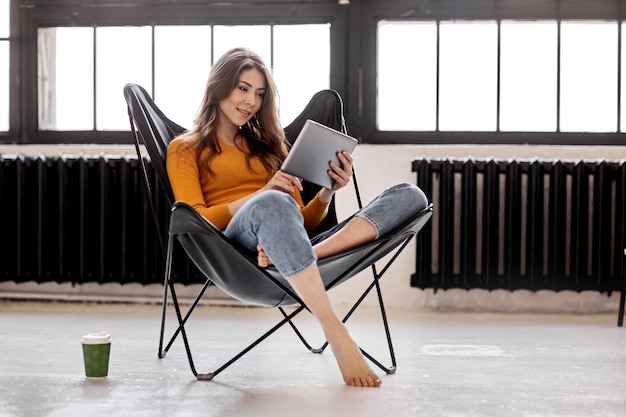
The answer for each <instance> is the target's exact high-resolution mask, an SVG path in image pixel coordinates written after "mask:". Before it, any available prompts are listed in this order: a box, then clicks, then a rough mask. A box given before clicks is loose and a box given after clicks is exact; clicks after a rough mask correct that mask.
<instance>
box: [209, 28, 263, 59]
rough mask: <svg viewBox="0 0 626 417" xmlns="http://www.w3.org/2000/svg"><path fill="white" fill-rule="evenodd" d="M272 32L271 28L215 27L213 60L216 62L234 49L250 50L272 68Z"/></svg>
mask: <svg viewBox="0 0 626 417" xmlns="http://www.w3.org/2000/svg"><path fill="white" fill-rule="evenodd" d="M271 43H272V32H271V28H270V26H215V27H214V28H213V59H214V61H216V60H217V59H218V58H219V57H221V56H222V55H223V54H224V53H225V52H226V51H228V50H230V49H232V48H240V47H241V48H248V49H250V50H251V51H253V52H255V53H257V54H258V55H260V56H261V58H262V59H263V61H264V62H265V64H266V65H267V66H268V67H271V66H272V45H271Z"/></svg>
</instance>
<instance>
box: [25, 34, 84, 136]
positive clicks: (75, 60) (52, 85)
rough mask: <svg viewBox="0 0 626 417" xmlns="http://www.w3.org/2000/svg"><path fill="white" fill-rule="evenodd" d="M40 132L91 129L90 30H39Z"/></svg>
mask: <svg viewBox="0 0 626 417" xmlns="http://www.w3.org/2000/svg"><path fill="white" fill-rule="evenodd" d="M37 42H38V78H39V89H38V91H39V129H40V130H92V129H93V28H88V27H72V28H45V29H39V31H38V41H37Z"/></svg>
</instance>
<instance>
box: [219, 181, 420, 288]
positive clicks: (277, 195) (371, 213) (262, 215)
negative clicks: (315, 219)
mask: <svg viewBox="0 0 626 417" xmlns="http://www.w3.org/2000/svg"><path fill="white" fill-rule="evenodd" d="M427 205H428V199H427V198H426V196H425V195H424V193H423V192H422V190H420V189H419V188H418V187H416V186H415V185H413V184H409V183H401V184H398V185H395V186H393V187H391V188H388V189H387V190H385V191H383V192H382V193H381V194H380V195H379V196H378V197H376V198H375V199H374V200H372V201H371V202H370V203H368V204H367V205H366V206H365V207H363V208H362V209H360V210H359V211H357V212H356V213H354V214H353V215H352V216H350V217H349V218H347V219H346V220H344V221H342V222H341V223H339V224H338V225H337V226H335V227H333V228H331V229H329V230H328V231H326V232H324V233H321V234H320V235H317V236H315V237H313V239H311V240H309V237H308V235H307V232H306V230H305V229H304V224H303V219H302V215H301V214H300V208H299V207H298V204H297V203H296V201H295V200H294V199H293V198H292V197H291V196H290V195H288V194H285V193H283V192H281V191H274V190H272V191H265V192H263V193H260V194H259V195H257V196H255V197H254V198H252V199H250V200H249V201H248V202H246V204H244V205H243V206H242V207H241V208H240V209H239V211H237V213H236V214H235V216H233V218H232V220H231V221H230V223H229V224H228V226H227V227H226V230H225V231H224V233H225V235H226V236H228V237H229V238H230V239H232V240H233V242H234V243H235V244H236V245H238V246H240V247H241V248H243V249H244V250H245V251H247V252H249V253H250V255H251V256H254V257H256V252H257V249H256V247H257V243H259V244H261V246H262V247H263V249H264V251H265V253H266V254H267V256H268V257H269V258H270V259H271V260H272V262H273V264H274V266H275V267H276V268H277V269H278V271H279V272H280V273H281V274H282V275H283V276H284V277H285V278H291V277H293V276H295V275H298V274H299V273H300V272H302V271H304V270H305V269H306V268H308V267H309V266H311V265H312V264H313V263H314V262H316V261H317V258H316V256H315V253H314V251H313V245H314V244H316V243H318V242H321V241H322V240H324V239H326V238H328V237H329V236H331V235H333V234H334V233H337V231H338V230H340V229H341V228H342V227H344V226H345V225H346V224H347V223H348V221H350V219H352V218H353V217H354V216H359V217H362V218H363V219H365V220H367V221H369V222H370V223H371V224H372V225H373V226H374V228H375V229H376V232H377V237H378V236H382V235H384V234H385V233H388V232H389V231H391V230H393V229H394V228H395V227H397V226H399V225H400V224H402V223H403V222H405V221H406V220H408V219H409V217H411V216H413V215H414V214H416V213H418V212H420V211H422V210H423V209H424V208H426V206H427Z"/></svg>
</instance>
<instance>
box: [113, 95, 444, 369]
mask: <svg viewBox="0 0 626 417" xmlns="http://www.w3.org/2000/svg"><path fill="white" fill-rule="evenodd" d="M124 95H125V97H126V101H127V104H128V112H129V118H130V124H131V130H132V134H133V139H134V143H135V147H136V151H137V155H138V159H139V163H140V165H141V170H142V175H143V180H144V185H145V187H146V191H147V193H148V198H149V199H150V201H151V202H150V204H151V206H150V207H151V211H152V215H153V217H154V221H155V224H156V225H157V234H158V238H159V240H160V242H161V243H160V245H161V248H162V249H163V250H164V253H165V256H166V270H165V277H164V293H163V310H162V317H161V331H160V338H159V348H158V356H159V358H163V357H165V355H166V354H167V352H168V351H169V349H170V347H171V346H172V344H173V343H174V341H175V340H176V339H177V337H178V336H179V335H180V336H181V337H182V339H183V343H184V346H185V350H186V353H187V358H188V361H189V366H190V368H191V371H192V373H193V374H194V375H195V376H196V378H198V379H199V380H211V379H213V378H214V377H215V376H216V375H218V374H219V373H221V372H222V371H223V370H225V369H226V368H228V367H229V366H230V365H232V364H233V363H234V362H236V361H237V360H238V359H239V358H241V357H242V356H243V355H245V354H246V353H248V352H249V351H250V350H252V349H253V348H254V347H255V346H257V345H258V344H259V343H261V342H262V341H263V340H265V339H266V338H267V337H269V336H270V335H271V334H273V333H274V332H275V331H277V330H278V329H280V328H281V327H283V326H284V325H285V324H287V323H288V324H289V325H290V327H291V328H292V329H293V331H294V332H295V333H296V335H297V336H298V338H299V339H300V340H301V342H302V343H303V344H304V346H305V347H306V348H307V349H308V350H310V351H311V352H313V353H322V352H323V351H324V350H325V348H326V347H327V345H328V342H324V343H323V345H322V346H321V347H319V348H314V347H312V346H311V344H310V343H309V342H308V341H307V340H306V338H305V337H304V336H303V335H302V333H301V332H300V330H299V329H298V328H297V326H296V325H295V323H294V322H293V321H292V320H293V319H294V317H296V316H297V315H298V314H299V313H301V312H302V311H303V310H305V309H307V307H306V306H305V305H304V303H303V302H302V301H301V300H300V299H299V298H298V296H297V295H296V294H295V292H294V291H292V290H291V288H290V286H289V283H288V282H287V281H286V280H285V279H284V278H282V277H281V276H280V274H279V273H278V271H277V270H276V269H275V268H273V267H269V268H262V267H259V266H258V264H257V263H256V259H252V258H251V257H249V256H248V255H247V254H245V253H243V252H241V251H240V250H239V249H238V248H237V247H235V246H234V245H232V244H231V243H230V242H229V241H228V239H227V238H226V237H225V236H224V235H223V233H221V231H219V230H218V229H216V228H215V227H214V226H213V225H212V224H211V223H210V222H208V221H207V220H206V219H204V218H203V217H202V216H201V215H200V214H199V213H197V211H196V210H194V209H193V208H192V207H190V206H188V205H187V204H185V203H182V202H174V201H172V200H173V194H172V192H171V188H170V186H169V182H168V180H167V173H166V170H165V154H166V148H167V146H166V145H167V143H169V140H171V139H172V138H173V137H174V136H176V135H177V134H179V133H181V132H183V131H184V129H183V128H182V127H181V126H179V125H177V124H176V123H174V122H172V121H171V120H169V119H168V118H167V117H166V116H165V115H163V113H162V112H161V111H160V110H159V109H158V107H157V106H156V105H155V104H154V103H153V102H152V99H151V98H150V96H149V95H148V94H147V92H146V91H145V90H144V89H143V88H141V87H140V86H138V85H135V84H128V85H127V86H126V87H125V88H124ZM320 100H322V101H323V100H330V101H329V103H331V106H330V107H331V108H332V106H333V104H332V103H333V102H334V103H335V104H334V106H335V107H336V108H335V109H334V111H331V112H330V113H331V114H328V113H329V111H328V110H327V109H326V107H324V106H322V107H323V108H324V112H323V113H325V114H311V109H310V108H311V106H313V105H314V103H316V102H319V101H320ZM342 106H343V104H342V101H341V97H340V96H339V94H337V93H336V92H335V91H333V90H324V91H321V92H319V93H317V94H316V95H315V96H314V97H313V98H312V99H311V102H310V103H309V106H307V108H306V109H305V110H304V111H303V112H302V113H301V116H300V117H298V118H297V119H296V121H294V122H293V123H292V124H291V125H290V126H288V127H287V128H285V131H286V134H287V136H288V138H292V139H295V136H296V135H297V132H299V129H300V128H301V126H300V125H302V124H303V123H304V120H305V119H306V118H307V117H308V116H309V115H311V116H312V117H310V118H313V119H316V118H317V119H318V120H316V121H318V122H321V123H325V121H326V123H325V124H329V123H328V122H327V121H328V120H330V121H331V123H330V124H331V126H330V127H334V128H339V129H341V130H342V131H344V132H345V131H346V129H345V124H344V122H343V107H342ZM322 119H326V120H322ZM332 124H335V126H332ZM337 124H339V125H338V126H337ZM339 129H338V130H339ZM146 136H148V137H149V138H148V140H146V139H147V138H146ZM152 137H155V138H162V139H164V141H161V142H159V140H158V139H157V140H152ZM165 142H167V143H165ZM142 145H143V146H145V147H146V149H147V151H148V154H149V156H150V159H151V161H152V165H153V167H154V168H155V170H156V172H157V174H158V175H157V176H158V178H159V180H160V182H161V185H162V186H163V187H164V190H165V193H166V195H167V196H168V200H170V201H169V202H170V203H171V205H172V211H171V214H170V224H169V238H168V241H167V245H165V244H164V241H163V238H162V234H161V231H160V230H159V224H158V216H157V214H156V213H157V212H156V208H155V204H156V203H155V201H154V198H155V193H154V191H153V190H152V188H151V186H150V181H149V177H148V167H147V162H146V161H144V158H143V157H142V153H141V146H142ZM353 183H354V187H355V191H356V196H357V203H358V206H359V207H361V198H360V194H359V191H358V184H357V181H356V176H353ZM307 188H309V189H310V187H307V185H305V189H307ZM311 193H312V195H315V194H316V193H317V191H316V190H315V189H313V190H312V191H311ZM311 197H312V196H311ZM303 198H304V199H305V201H306V197H305V195H303ZM431 215H432V205H431V206H429V207H427V208H426V209H424V210H423V211H422V212H421V213H419V214H418V215H417V216H415V217H413V218H411V219H410V220H409V221H407V222H406V223H405V224H403V225H401V226H399V227H398V228H397V229H396V230H395V231H394V232H392V233H389V234H388V235H386V236H383V237H381V238H379V239H377V240H376V241H373V242H370V243H368V244H365V245H363V246H360V247H358V248H355V249H353V250H350V251H347V252H345V253H341V254H338V255H334V256H330V257H328V258H323V259H320V260H319V261H318V266H319V268H320V273H321V275H322V277H323V281H324V285H325V287H326V289H327V290H330V289H331V288H334V287H336V286H337V285H339V284H340V283H342V282H344V281H345V280H347V279H349V278H351V277H353V276H354V275H356V274H357V273H359V272H361V271H363V270H364V269H367V268H368V267H369V268H371V270H372V274H373V279H372V281H371V282H370V283H369V285H368V286H367V288H366V289H365V291H364V292H363V293H362V294H361V295H360V296H359V297H358V299H357V301H356V302H355V304H354V305H353V306H352V307H351V308H350V310H349V311H348V313H347V314H346V315H345V316H344V318H343V322H344V323H345V322H346V321H347V320H348V319H349V318H350V317H351V316H352V315H353V314H354V312H355V311H356V310H357V308H358V307H359V306H360V305H361V303H362V302H363V301H364V300H365V298H366V297H367V296H368V295H369V294H370V293H371V291H372V290H373V289H375V290H376V295H377V298H378V304H379V307H380V312H381V318H382V322H383V327H384V331H385V336H386V341H387V347H388V349H389V356H390V361H391V365H389V366H385V365H383V364H382V363H381V362H379V361H378V360H377V359H375V358H374V357H373V356H372V355H370V354H369V353H367V352H366V351H364V350H363V349H361V351H362V352H363V354H364V356H365V357H367V358H368V359H369V360H370V361H371V362H372V363H373V364H375V365H376V366H377V367H379V368H380V369H381V370H383V371H384V372H385V373H388V374H391V373H394V372H395V370H396V358H395V353H394V349H393V343H392V339H391V333H390V330H389V324H388V320H387V315H386V311H385V306H384V301H383V296H382V291H381V287H380V283H379V281H380V279H381V278H382V276H383V275H384V274H385V272H386V271H387V270H388V269H389V267H390V266H391V265H392V264H393V262H394V261H395V260H396V259H397V257H398V256H399V255H400V253H401V252H402V250H403V249H404V248H405V247H406V246H407V245H408V243H409V242H410V240H411V239H412V238H413V237H414V236H416V235H417V233H419V231H420V230H421V229H422V227H423V226H424V225H425V224H426V223H427V221H428V220H429V219H430V217H431ZM329 219H330V222H331V224H334V223H336V215H335V212H334V201H333V204H331V209H330V212H329ZM328 226H329V225H324V227H328ZM175 240H178V242H179V243H180V244H181V245H182V246H183V248H184V249H185V252H186V253H187V255H188V256H189V257H190V258H191V259H192V260H193V261H194V263H195V264H196V266H197V267H198V268H199V269H200V270H201V271H202V272H203V274H204V275H205V276H206V277H207V279H206V281H205V283H204V284H203V286H202V288H201V290H200V291H199V293H198V295H197V296H196V298H195V299H194V300H193V302H192V303H191V305H190V307H189V309H188V310H187V312H186V313H185V314H184V316H183V313H182V311H181V308H180V305H179V302H178V297H177V295H176V291H175V286H174V282H173V279H172V277H171V273H172V259H173V248H174V241H175ZM208 249H210V250H208ZM387 255H390V257H389V258H387V259H386V261H385V263H384V266H383V267H382V268H381V269H380V271H378V269H377V267H376V262H378V261H380V260H381V258H383V257H385V256H387ZM242 276H253V279H252V280H250V281H246V282H247V283H251V282H254V283H255V284H254V285H260V286H262V288H251V289H249V288H245V287H247V285H246V286H244V288H243V289H242V288H238V289H235V290H233V288H232V287H231V288H227V287H228V286H229V281H230V280H231V278H233V277H242ZM211 284H215V285H217V286H218V288H220V289H222V290H225V288H226V290H225V292H226V293H228V294H231V295H233V297H234V298H237V299H239V300H241V301H244V302H246V303H252V304H257V305H262V306H266V307H276V308H278V310H279V311H280V313H281V314H282V317H283V318H282V320H280V321H279V322H278V323H277V324H276V325H275V326H273V327H272V328H271V329H269V330H268V331H266V332H265V333H264V334H263V335H261V336H260V337H258V338H257V339H256V340H254V341H253V342H252V343H250V344H249V345H248V346H247V347H245V348H244V349H243V350H241V351H240V352H239V353H237V354H236V355H235V356H233V357H232V358H231V359H230V360H228V361H226V362H225V363H224V364H223V365H221V366H219V367H218V368H217V369H215V370H214V371H212V372H209V373H199V372H197V370H196V367H195V364H194V360H193V357H192V352H191V347H190V343H189V340H188V336H187V331H186V329H185V325H186V323H187V321H188V319H189V318H190V316H191V314H192V313H193V311H194V310H195V308H196V307H197V305H198V303H199V302H200V300H201V299H202V297H203V296H204V294H205V292H206V290H207V288H208V287H209V286H210V285H211ZM233 291H234V292H235V293H233ZM238 291H241V292H238ZM265 293H267V296H264V294H265ZM258 294H261V296H258ZM170 296H171V298H172V304H173V306H174V310H175V313H176V317H177V321H178V328H177V329H176V331H174V332H173V334H172V336H171V337H170V339H169V341H168V343H167V344H166V345H165V347H164V336H165V322H166V315H167V307H168V301H169V297H170ZM286 306H295V309H294V310H293V311H292V312H290V313H288V312H287V311H286V310H285V309H284V307H286Z"/></svg>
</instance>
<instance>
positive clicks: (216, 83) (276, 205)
mask: <svg viewBox="0 0 626 417" xmlns="http://www.w3.org/2000/svg"><path fill="white" fill-rule="evenodd" d="M276 96H277V90H276V86H275V84H274V81H273V79H272V75H271V72H270V71H269V70H268V68H267V67H266V66H265V64H264V63H263V62H262V60H261V59H260V58H259V56H258V55H256V54H254V53H253V52H250V51H249V50H247V49H242V48H236V49H233V50H230V51H228V52H227V53H226V54H224V55H223V56H222V57H221V58H220V59H219V60H218V61H217V62H216V63H215V65H214V66H213V68H212V69H211V73H210V75H209V80H208V82H207V86H206V90H205V93H204V98H203V100H202V104H201V107H200V110H199V113H198V116H197V118H196V120H195V123H194V126H193V128H192V129H190V130H189V131H188V132H186V133H185V134H183V135H181V136H179V137H178V138H176V139H174V140H173V141H172V143H171V144H170V146H169V148H168V153H167V171H168V175H169V178H170V182H171V185H172V189H173V191H174V197H175V198H176V200H179V201H184V202H186V203H188V204H190V205H191V206H193V207H194V208H195V209H196V210H198V212H199V213H200V214H201V215H203V216H204V217H205V218H206V219H208V220H209V221H210V222H211V223H213V224H214V225H215V226H216V227H218V228H220V229H222V230H224V233H225V234H226V235H227V236H228V237H229V238H231V239H232V240H233V241H234V242H235V244H237V245H240V246H241V247H242V248H244V249H245V250H248V251H250V252H251V253H254V252H256V253H257V258H258V262H259V264H260V265H262V266H267V265H268V264H269V263H270V262H271V263H272V264H274V265H275V266H276V268H277V269H278V271H279V272H280V273H281V274H282V275H283V276H284V277H285V278H286V279H288V280H289V283H290V284H291V286H292V288H293V289H294V290H295V291H296V293H297V294H298V296H299V297H300V298H301V299H302V300H303V301H304V303H305V304H306V305H307V307H308V308H309V309H310V310H311V312H312V313H313V315H314V316H315V317H316V318H317V320H318V321H319V323H320V325H321V327H322V329H323V331H324V334H325V336H326V339H327V341H328V342H329V344H330V346H331V349H332V351H333V353H334V355H335V357H336V360H337V363H338V365H339V369H340V371H341V373H342V375H343V379H344V381H345V383H346V384H348V385H353V386H363V387H377V386H379V385H380V384H381V381H380V379H379V378H378V376H377V375H376V374H375V373H374V372H373V371H372V370H371V368H370V367H369V365H368V364H367V362H366V361H365V358H364V357H363V355H362V354H361V352H360V349H359V348H358V346H357V344H356V343H355V342H354V340H353V339H352V338H351V337H350V335H349V333H348V331H347V329H346V327H345V325H344V324H343V323H342V322H341V320H339V318H338V317H337V315H336V314H335V312H334V311H333V308H332V306H331V303H330V301H329V298H328V296H327V294H326V291H325V289H324V285H323V283H322V279H321V276H320V273H319V270H318V268H317V263H316V261H317V259H318V258H323V257H325V256H328V255H331V254H334V253H338V252H340V251H344V250H346V249H348V248H351V247H355V246H357V245H360V244H362V243H365V242H368V241H371V240H373V239H376V238H377V236H378V235H379V234H381V233H385V231H387V230H390V229H391V228H393V227H394V226H396V225H397V224H398V223H399V222H401V221H402V220H404V219H403V217H406V216H407V214H411V213H414V212H415V211H419V210H422V209H423V208H424V207H425V206H426V204H427V200H426V198H425V196H424V194H423V193H422V192H421V190H419V189H418V188H417V187H415V186H413V185H410V184H401V185H399V186H396V187H393V188H392V189H390V190H387V191H386V192H385V193H383V194H381V196H379V197H378V198H377V199H376V200H374V202H372V203H370V204H369V205H368V206H367V207H366V208H364V209H363V210H361V211H360V212H359V213H356V214H355V215H354V216H352V217H351V218H350V219H348V220H346V221H344V222H343V223H342V224H341V225H339V226H338V227H337V228H335V229H333V230H332V231H329V232H328V233H325V234H324V236H320V237H316V239H315V240H316V241H319V242H318V243H317V244H315V245H314V246H313V244H312V243H311V241H310V240H309V238H308V236H307V230H312V229H314V228H315V227H316V226H317V225H318V224H319V223H320V222H321V221H322V220H323V219H324V216H325V215H326V212H327V208H328V205H329V204H330V201H331V198H332V196H333V194H334V193H335V191H336V190H338V189H340V188H342V187H344V186H345V185H346V184H348V182H349V181H350V177H351V174H352V157H351V156H350V154H349V153H347V152H341V153H339V154H338V159H339V161H340V162H341V164H342V167H340V166H338V165H336V164H334V163H332V162H331V163H330V164H329V170H328V174H329V175H330V176H331V177H332V178H333V179H334V180H335V184H334V186H333V188H332V189H326V188H323V189H322V190H321V191H320V192H319V193H318V194H317V196H316V197H315V198H314V199H313V200H312V201H311V202H310V203H308V204H307V205H306V206H304V204H303V202H302V198H301V196H300V191H301V190H302V186H301V184H300V181H299V179H298V178H296V177H294V176H292V175H289V174H287V173H284V172H282V171H280V169H279V168H280V166H281V164H282V161H283V160H284V158H285V156H286V154H287V146H286V139H285V135H284V131H283V129H282V127H281V126H280V123H279V121H278V109H277V105H276Z"/></svg>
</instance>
